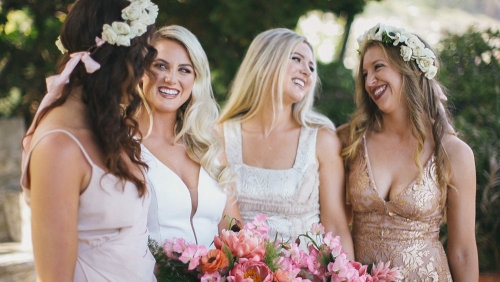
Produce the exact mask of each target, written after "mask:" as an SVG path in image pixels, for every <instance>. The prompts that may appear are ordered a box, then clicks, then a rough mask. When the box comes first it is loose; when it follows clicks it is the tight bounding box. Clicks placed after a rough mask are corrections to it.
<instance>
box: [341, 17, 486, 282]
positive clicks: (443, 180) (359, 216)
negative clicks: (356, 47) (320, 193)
mask: <svg viewBox="0 0 500 282" xmlns="http://www.w3.org/2000/svg"><path fill="white" fill-rule="evenodd" d="M358 41H359V43H360V59H361V62H360V66H359V70H358V71H359V73H358V75H357V85H356V104H357V110H356V112H355V113H354V115H353V117H352V120H351V123H350V124H348V125H344V126H342V127H341V128H339V135H340V136H341V139H342V141H344V142H345V147H344V150H343V151H342V153H343V156H344V159H345V161H346V172H347V194H348V196H347V199H348V203H349V204H350V205H352V210H353V226H352V235H353V241H354V251H355V257H356V260H358V261H360V262H362V263H372V262H374V261H380V260H381V261H391V263H392V264H393V265H395V266H399V267H400V268H401V270H402V274H403V276H404V277H405V279H404V281H477V280H478V254H477V248H476V239H475V231H474V220H475V192H476V189H475V185H476V184H475V183H476V178H475V167H474V155H473V152H472V150H471V149H470V148H469V146H468V145H467V144H465V143H464V142H463V141H462V140H460V139H459V138H458V137H457V136H456V133H455V132H454V130H453V127H452V126H451V124H450V122H449V119H448V117H447V114H446V110H445V108H444V106H443V104H442V101H441V100H445V99H446V97H445V96H444V94H443V90H442V87H441V86H440V84H439V83H438V82H437V81H436V78H434V76H435V74H436V72H437V67H438V66H437V64H436V62H437V61H436V58H435V55H434V53H433V52H432V51H431V50H430V49H429V48H428V46H427V45H426V44H425V43H424V42H422V41H421V40H420V38H418V37H416V36H415V35H413V34H410V33H406V32H405V31H404V30H402V29H398V28H394V27H389V26H384V25H377V26H375V27H374V28H372V29H371V30H369V31H367V32H366V33H365V34H364V35H363V36H361V37H360V38H359V39H358ZM382 41H383V42H385V43H383V42H382ZM445 214H446V215H447V223H448V244H447V245H448V247H447V250H446V252H445V250H444V248H443V246H442V244H441V243H440V241H439V230H440V226H441V223H442V222H443V220H444V216H445Z"/></svg>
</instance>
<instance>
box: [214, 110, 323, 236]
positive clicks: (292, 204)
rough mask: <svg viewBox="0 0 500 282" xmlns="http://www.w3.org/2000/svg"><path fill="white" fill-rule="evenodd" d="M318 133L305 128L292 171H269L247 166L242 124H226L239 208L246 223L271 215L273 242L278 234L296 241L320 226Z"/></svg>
mask: <svg viewBox="0 0 500 282" xmlns="http://www.w3.org/2000/svg"><path fill="white" fill-rule="evenodd" d="M317 133H318V129H317V128H310V127H302V128H301V131H300V136H299V145H298V149H297V154H296V157H295V162H294V164H293V167H292V168H290V169H283V170H275V169H265V168H259V167H252V166H248V165H246V164H244V163H243V158H242V137H241V122H240V120H239V119H233V120H229V121H226V122H225V123H224V139H225V143H226V155H227V159H228V162H229V165H230V166H231V169H232V170H233V171H234V172H235V173H236V175H237V177H238V179H237V184H236V188H237V192H238V193H237V195H238V205H239V208H240V212H241V216H242V218H243V221H244V222H245V223H246V222H250V221H252V220H253V218H254V217H255V216H256V215H258V214H264V215H267V216H268V222H267V223H268V224H269V227H270V231H271V233H270V234H271V238H273V237H274V235H275V234H276V232H277V233H278V238H282V239H283V240H284V241H287V240H288V239H291V240H292V241H293V240H295V239H296V238H297V236H298V235H299V234H303V233H305V232H306V231H308V230H309V229H310V228H311V225H312V224H313V223H314V222H319V174H318V167H319V166H318V161H317V158H316V136H317ZM301 240H302V239H301ZM301 245H302V244H301Z"/></svg>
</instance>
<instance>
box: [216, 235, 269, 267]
mask: <svg viewBox="0 0 500 282" xmlns="http://www.w3.org/2000/svg"><path fill="white" fill-rule="evenodd" d="M214 245H215V247H216V248H217V249H222V245H226V246H227V247H229V249H230V250H231V252H232V253H233V255H234V256H236V257H239V258H248V259H253V260H256V261H258V260H261V259H262V258H264V254H265V252H266V250H265V249H264V242H263V241H262V238H261V237H260V236H259V235H258V234H255V233H254V232H251V231H248V230H246V229H243V230H241V231H240V232H238V233H235V232H233V231H228V230H222V234H221V235H220V237H217V236H215V237H214Z"/></svg>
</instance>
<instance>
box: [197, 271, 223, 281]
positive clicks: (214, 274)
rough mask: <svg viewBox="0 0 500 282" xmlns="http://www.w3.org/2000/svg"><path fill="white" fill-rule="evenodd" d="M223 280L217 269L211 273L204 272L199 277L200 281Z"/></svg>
mask: <svg viewBox="0 0 500 282" xmlns="http://www.w3.org/2000/svg"><path fill="white" fill-rule="evenodd" d="M221 281H223V280H222V278H221V276H220V273H219V272H218V271H215V272H212V273H205V274H204V275H203V276H202V277H201V278H200V282H221Z"/></svg>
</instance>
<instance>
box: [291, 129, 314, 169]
mask: <svg viewBox="0 0 500 282" xmlns="http://www.w3.org/2000/svg"><path fill="white" fill-rule="evenodd" d="M317 136H318V128H317V127H308V126H302V127H301V129H300V135H299V144H298V146H297V155H296V156H295V163H294V165H293V167H294V169H297V170H299V171H303V170H304V169H305V168H306V167H307V166H308V165H309V164H311V163H315V162H316V139H317V138H316V137H317Z"/></svg>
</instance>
